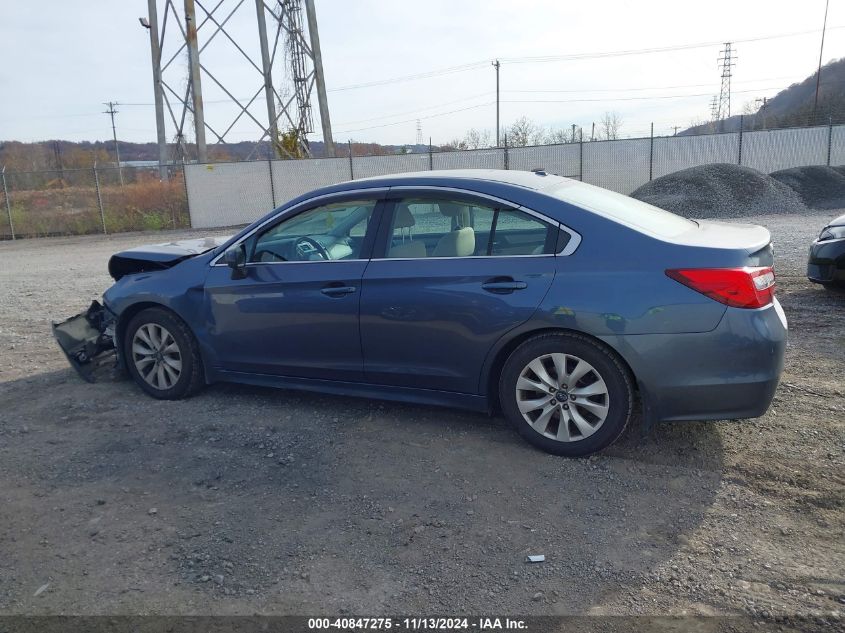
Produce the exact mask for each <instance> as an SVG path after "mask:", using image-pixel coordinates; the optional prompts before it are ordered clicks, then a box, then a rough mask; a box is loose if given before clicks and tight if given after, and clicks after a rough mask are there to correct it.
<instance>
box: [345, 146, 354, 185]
mask: <svg viewBox="0 0 845 633" xmlns="http://www.w3.org/2000/svg"><path fill="white" fill-rule="evenodd" d="M347 143H348V145H349V180H355V170H354V169H353V167H352V141H347Z"/></svg>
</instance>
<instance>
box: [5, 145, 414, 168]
mask: <svg viewBox="0 0 845 633" xmlns="http://www.w3.org/2000/svg"><path fill="white" fill-rule="evenodd" d="M119 145H120V160H121V162H131V161H157V160H158V145H157V144H156V143H129V142H126V141H120V142H119ZM408 150H412V151H413V152H415V153H419V152H427V151H428V145H380V144H378V143H356V142H353V143H352V152H353V154H354V155H355V156H384V155H388V154H401V153H405V152H407V151H408ZM311 152H312V155H313V156H314V158H321V157H323V153H324V147H323V142H322V141H314V142H313V143H311ZM170 155H171V156H175V155H176V153H175V146H171V147H170ZM188 155H189V156H191V157H193V156H196V150H195V148H194V146H193V145H189V146H188ZM335 155H336V156H339V157H346V156H349V145H348V144H347V143H338V144H337V145H336V147H335ZM270 156H272V151H271V148H270V145H269V143H266V142H264V143H255V142H253V141H243V142H240V143H227V144H226V145H209V147H208V157H209V160H211V161H215V162H220V161H242V160H247V158H249V159H251V160H255V159H260V158H269V157H270ZM95 160H96V161H97V162H98V163H99V164H100V165H109V164H111V165H113V164H114V160H115V155H114V142H113V141H80V142H78V143H77V142H73V141H54V140H49V141H42V142H38V143H22V142H20V141H0V165H5V166H6V167H7V168H8V169H9V171H30V170H32V171H38V170H45V169H50V170H58V169H82V168H89V167H91V166H92V165H93V164H94V161H95Z"/></svg>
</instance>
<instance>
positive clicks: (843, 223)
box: [827, 215, 845, 226]
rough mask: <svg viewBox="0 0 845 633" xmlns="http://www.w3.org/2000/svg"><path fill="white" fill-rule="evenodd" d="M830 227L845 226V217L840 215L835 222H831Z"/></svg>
mask: <svg viewBox="0 0 845 633" xmlns="http://www.w3.org/2000/svg"><path fill="white" fill-rule="evenodd" d="M827 225H828V226H845V215H840V216H839V217H838V218H836V219H835V220H831V221H830V222H828V223H827Z"/></svg>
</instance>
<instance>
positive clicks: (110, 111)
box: [103, 101, 123, 186]
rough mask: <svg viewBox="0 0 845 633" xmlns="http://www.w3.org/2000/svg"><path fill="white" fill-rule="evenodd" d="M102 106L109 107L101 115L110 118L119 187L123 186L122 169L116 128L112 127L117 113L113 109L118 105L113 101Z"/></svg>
mask: <svg viewBox="0 0 845 633" xmlns="http://www.w3.org/2000/svg"><path fill="white" fill-rule="evenodd" d="M103 105H107V106H108V107H109V109H108V110H105V111H103V114H108V115H109V116H110V117H111V133H112V136H113V137H114V155H115V158H117V173H118V174H119V176H120V185H121V186H123V168H122V167H121V166H120V148H119V147H118V146H117V128H116V127H115V126H114V115H115V114H117V112H118V111H117V110H115V109H114V107H115V106H117V105H120V104H119V103H116V102H114V101H109V102H108V103H104V104H103Z"/></svg>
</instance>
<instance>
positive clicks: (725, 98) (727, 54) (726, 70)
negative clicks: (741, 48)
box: [716, 42, 736, 120]
mask: <svg viewBox="0 0 845 633" xmlns="http://www.w3.org/2000/svg"><path fill="white" fill-rule="evenodd" d="M733 53H734V51H732V50H731V43H730V42H725V48H723V49H722V50H721V51H719V60H718V61H719V64H720V65H721V68H722V88H721V89H720V90H719V106H718V110H717V116H716V119H717V120H719V119H727V118H728V117H729V116H731V68H733V67H734V66H736V62H735V61H734V60H736V56H734V55H733Z"/></svg>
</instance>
